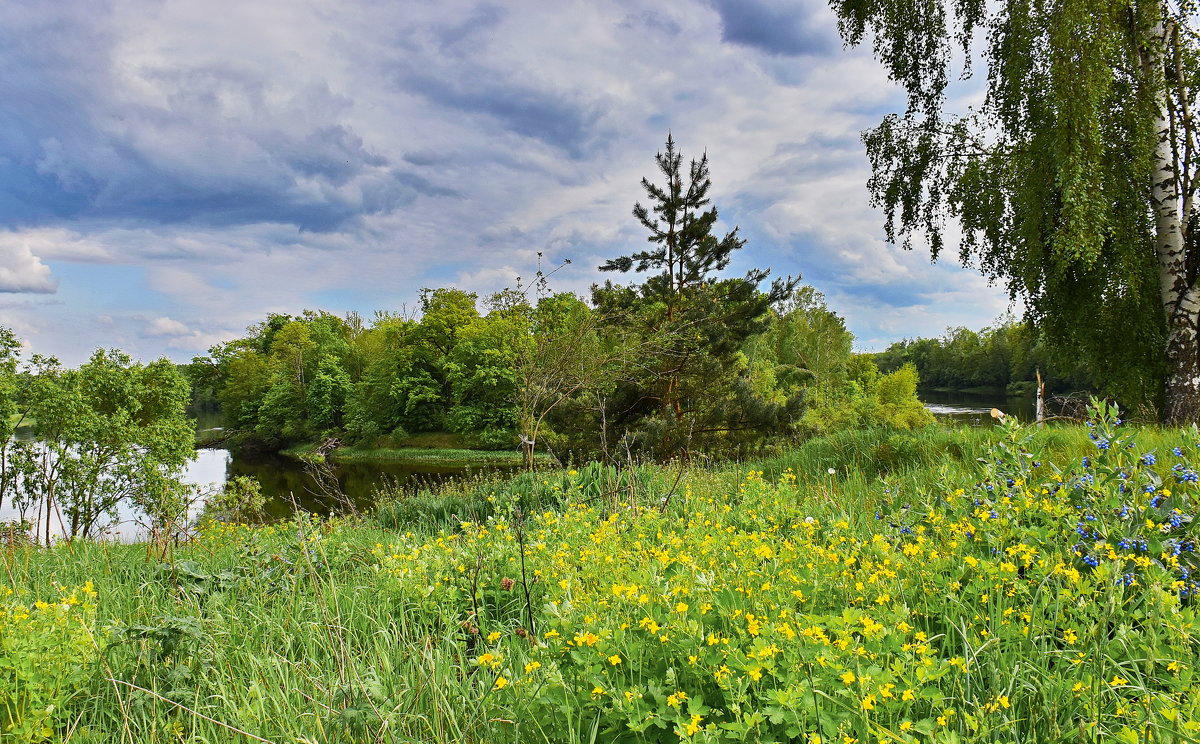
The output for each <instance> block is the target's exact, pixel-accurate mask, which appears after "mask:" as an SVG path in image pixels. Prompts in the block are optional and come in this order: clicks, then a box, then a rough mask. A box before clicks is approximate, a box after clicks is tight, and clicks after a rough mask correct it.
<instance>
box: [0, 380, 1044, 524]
mask: <svg viewBox="0 0 1200 744" xmlns="http://www.w3.org/2000/svg"><path fill="white" fill-rule="evenodd" d="M920 397H921V401H922V402H923V403H924V404H925V407H926V408H928V409H929V410H930V411H931V412H933V414H934V415H935V416H936V417H937V418H938V420H939V421H940V422H942V423H944V424H950V425H957V426H963V425H965V426H991V425H993V424H994V423H995V421H994V419H992V417H991V415H990V411H991V410H992V409H993V408H999V409H1000V410H1002V411H1004V412H1005V413H1009V414H1014V415H1016V416H1017V417H1019V418H1021V419H1023V420H1027V421H1028V420H1032V419H1033V417H1034V411H1035V405H1036V404H1035V401H1034V399H1033V398H1032V397H1014V396H1004V395H997V394H990V395H988V394H982V395H981V394H973V393H962V392H926V393H922V394H921V396H920ZM198 423H199V427H198V428H199V430H200V433H201V434H202V435H203V434H205V433H211V432H214V431H217V430H216V429H214V428H213V426H214V424H215V421H214V420H213V419H212V418H211V417H202V418H201V420H200V421H199V422H198ZM483 470H484V471H490V472H494V471H495V470H497V468H495V467H489V468H484V469H483ZM474 472H481V470H480V469H479V468H476V469H475V470H474V471H473V470H471V469H470V468H462V467H447V466H436V465H435V466H429V465H412V464H398V463H381V462H371V463H348V464H341V465H336V466H332V467H330V468H329V469H328V470H327V471H326V472H325V473H324V474H323V476H324V477H321V478H316V477H314V475H313V473H311V472H310V470H309V468H308V466H306V465H305V464H304V463H301V462H299V461H297V460H294V459H291V458H288V457H283V456H274V457H258V458H244V457H237V458H235V457H234V456H233V455H231V454H230V452H229V451H228V450H224V449H201V450H197V451H196V459H195V460H193V461H192V462H190V463H188V465H187V467H186V468H185V469H184V472H183V481H184V482H185V483H187V484H189V485H192V486H195V487H196V489H197V490H198V492H199V493H201V494H203V493H205V492H212V491H213V490H215V489H218V488H221V486H222V485H223V484H224V483H225V481H227V480H228V479H230V478H232V477H234V476H239V475H246V476H253V477H254V478H256V479H257V480H258V482H259V483H260V484H261V485H262V490H263V494H264V495H265V496H266V497H267V506H266V511H267V517H268V518H269V519H282V518H286V517H287V516H289V515H290V514H292V513H293V511H294V510H295V508H296V507H297V506H299V508H301V509H303V510H305V511H313V512H318V513H329V512H330V511H334V510H336V509H337V508H339V504H338V501H339V499H340V496H341V495H344V496H345V498H346V499H347V500H348V501H349V502H350V503H352V504H354V505H355V506H356V507H357V508H360V509H361V508H366V507H369V506H370V505H371V504H372V503H373V501H374V499H375V495H376V493H377V491H378V490H379V489H381V488H384V487H387V488H389V489H390V488H394V487H399V488H405V489H412V488H417V487H420V485H422V484H424V483H429V484H434V483H439V482H443V481H445V480H447V479H449V478H454V477H467V476H470V475H472V474H473V473H474ZM322 482H324V483H326V484H327V485H325V486H322V485H321V483H322ZM202 509H203V499H202V498H201V499H198V500H197V501H196V502H195V503H194V505H193V507H192V509H191V511H190V513H189V517H190V518H192V519H194V518H196V517H198V516H199V514H200V512H201V510H202ZM18 517H19V514H18V513H17V510H16V509H15V508H13V506H12V504H11V503H10V499H7V498H6V499H5V503H4V504H2V505H0V523H3V522H8V521H11V520H15V519H17V518H18ZM139 517H140V515H139V513H138V512H137V511H136V510H135V509H134V508H133V507H132V506H131V505H128V504H127V505H124V506H123V507H122V508H121V510H120V512H119V513H118V517H117V521H116V523H115V524H113V525H112V526H111V527H110V529H109V531H108V534H111V535H112V536H114V537H116V538H117V539H121V540H134V539H138V538H140V537H143V536H144V535H145V534H146V529H145V527H144V526H143V525H142V522H141V520H140V518H139Z"/></svg>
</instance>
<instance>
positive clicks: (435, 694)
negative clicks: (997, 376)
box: [0, 421, 1200, 744]
mask: <svg viewBox="0 0 1200 744" xmlns="http://www.w3.org/2000/svg"><path fill="white" fill-rule="evenodd" d="M1194 436H1195V435H1194V434H1193V433H1191V432H1185V431H1163V430H1156V429H1148V430H1135V429H1131V428H1128V427H1114V426H1113V425H1112V422H1111V421H1108V422H1106V421H1100V422H1097V423H1096V425H1095V426H1094V427H1093V428H1085V427H1082V426H1072V427H1066V426H1062V427H1047V428H1046V429H1043V430H1038V429H1034V428H1028V429H1015V428H1011V427H1010V428H997V429H988V430H967V429H959V430H946V429H938V428H933V427H931V428H930V429H928V430H925V431H921V432H889V431H864V432H846V433H842V434H839V435H837V436H834V437H830V438H828V439H823V440H813V441H811V442H808V443H805V444H804V445H802V446H801V447H798V448H796V449H793V450H789V451H786V452H783V453H781V454H779V455H778V456H776V457H772V458H770V459H768V460H762V461H758V462H754V463H746V464H741V465H729V466H725V467H719V468H704V467H686V468H682V469H680V468H679V467H678V466H641V467H638V468H635V469H633V470H625V471H616V470H613V469H610V468H604V467H601V466H599V465H588V466H586V467H582V468H579V469H578V470H571V471H547V472H542V473H538V474H536V475H535V474H529V473H523V474H521V475H519V476H517V477H515V478H513V479H497V478H493V479H488V480H473V481H470V482H455V483H453V484H450V485H448V486H446V487H444V488H439V489H431V490H429V491H428V492H427V493H425V494H424V495H423V496H422V498H425V499H426V500H427V503H423V504H422V503H415V504H413V508H411V509H408V510H407V511H405V510H401V509H391V510H390V511H385V510H383V509H381V510H380V512H378V513H377V515H376V516H371V517H362V518H356V519H338V518H333V519H327V520H317V519H313V518H309V517H301V518H299V519H298V520H293V521H291V522H288V523H284V524H278V525H272V526H266V527H260V528H248V527H244V526H232V525H224V526H222V525H214V526H210V527H208V528H206V529H204V530H202V531H201V533H200V535H199V536H198V537H197V539H196V540H194V541H193V542H191V543H188V544H185V545H181V546H178V547H175V548H170V547H168V546H158V547H155V546H153V545H113V544H107V543H106V544H98V543H75V544H71V545H60V546H57V547H55V548H53V549H38V548H30V547H24V546H10V547H8V548H7V549H6V550H4V551H0V561H2V562H3V564H4V565H3V569H4V570H3V573H2V574H0V576H2V577H3V578H0V584H3V587H5V588H0V615H2V617H0V622H4V623H5V626H4V627H5V628H6V632H5V634H4V635H3V640H2V641H0V642H2V643H4V644H5V648H4V653H3V654H0V700H3V701H5V703H6V705H7V706H8V707H7V708H0V710H7V711H8V712H7V714H6V715H8V716H9V720H10V722H11V723H12V728H11V729H9V735H10V736H16V737H17V739H16V740H17V741H30V742H32V741H42V740H48V739H55V738H59V739H63V740H66V739H69V740H70V741H72V742H81V743H83V744H89V743H91V742H107V741H118V740H120V741H128V742H131V744H143V743H146V744H149V743H150V742H154V743H156V744H158V743H160V742H161V743H162V744H166V742H199V741H225V740H232V739H233V738H238V737H246V736H247V735H249V736H251V737H253V738H256V739H257V740H260V741H270V742H293V741H314V742H315V741H322V742H358V741H375V740H379V741H385V740H413V741H424V742H447V743H448V742H501V743H505V742H513V743H515V742H554V743H555V744H558V743H559V742H568V741H580V740H588V739H592V740H596V741H614V740H618V739H619V740H621V741H629V742H654V743H655V744H666V743H667V742H672V743H675V742H679V741H696V742H714V743H715V742H717V741H722V742H724V741H743V742H751V741H765V740H772V741H785V740H787V741H812V740H815V739H813V737H814V736H815V737H820V738H821V739H822V740H824V741H844V740H846V739H857V740H859V741H876V740H884V741H891V742H914V743H915V742H918V741H921V742H924V741H936V742H950V741H956V742H985V741H995V740H998V739H1004V740H1021V741H1039V742H1067V741H1077V740H1078V739H1079V737H1080V736H1081V734H1080V732H1081V731H1082V732H1083V733H1082V736H1083V738H1085V739H1087V740H1089V741H1102V740H1103V741H1109V740H1111V741H1124V740H1129V741H1133V740H1149V741H1181V740H1190V739H1192V738H1195V735H1196V732H1197V731H1200V699H1197V698H1196V696H1195V695H1194V692H1193V691H1194V676H1193V675H1194V674H1195V671H1194V668H1195V665H1196V663H1197V661H1196V660H1197V658H1200V653H1198V642H1197V638H1196V635H1195V631H1194V629H1192V628H1191V624H1192V623H1194V619H1193V614H1194V607H1192V606H1191V602H1192V600H1191V599H1190V596H1191V592H1194V591H1196V590H1197V589H1200V587H1197V586H1196V585H1195V584H1194V583H1193V582H1194V579H1192V578H1190V576H1191V575H1195V572H1196V570H1197V566H1195V565H1194V564H1195V563H1196V557H1197V556H1196V532H1197V530H1196V527H1195V526H1194V523H1193V522H1192V521H1191V517H1192V516H1193V509H1194V506H1195V503H1196V500H1197V498H1198V497H1200V487H1198V486H1197V483H1196V479H1194V478H1193V477H1192V475H1191V474H1192V473H1194V472H1196V468H1197V467H1200V461H1194V460H1195V458H1196V457H1197V454H1196V453H1197V452H1198V451H1200V450H1198V448H1197V442H1196V441H1195V439H1194ZM1176 447H1178V448H1179V449H1178V451H1176V450H1175V448H1176ZM1085 458H1086V459H1085ZM1118 473H1123V474H1124V475H1123V477H1120V478H1118V477H1116V474H1118ZM397 501H399V500H397ZM468 501H470V502H471V503H474V504H477V505H479V506H480V509H481V510H482V511H480V512H478V513H472V512H470V511H469V510H467V509H465V508H464V507H465V505H466V504H467V503H468ZM435 502H436V503H435ZM435 509H437V510H438V511H437V513H436V514H435V511H434V510H435ZM435 517H436V518H435ZM1080 530H1083V534H1081V532H1080ZM1181 577H1182V578H1181ZM14 685H16V687H14ZM13 732H15V733H13Z"/></svg>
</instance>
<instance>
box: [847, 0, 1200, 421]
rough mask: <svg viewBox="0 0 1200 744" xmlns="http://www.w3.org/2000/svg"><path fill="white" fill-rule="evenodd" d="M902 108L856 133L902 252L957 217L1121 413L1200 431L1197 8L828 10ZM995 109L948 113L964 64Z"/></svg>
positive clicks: (853, 0) (1093, 2)
mask: <svg viewBox="0 0 1200 744" xmlns="http://www.w3.org/2000/svg"><path fill="white" fill-rule="evenodd" d="M831 6H832V8H833V9H834V11H835V12H836V13H837V15H838V18H839V28H840V31H841V33H842V36H843V38H844V39H845V41H846V42H847V44H849V45H851V46H853V45H858V44H870V45H872V47H873V49H874V52H875V55H876V57H877V58H878V59H879V60H880V61H881V62H882V63H883V64H884V65H885V66H886V68H887V70H888V73H889V75H890V76H891V78H892V79H893V80H895V81H896V82H898V83H899V84H900V85H902V86H903V88H904V89H905V91H906V93H907V98H908V105H907V109H906V110H905V111H904V112H903V113H902V114H893V115H889V116H888V117H886V118H885V119H884V120H883V122H882V123H881V124H880V125H879V126H878V127H876V128H875V129H872V130H870V131H868V132H866V133H864V135H863V139H864V142H865V144H866V147H867V154H868V157H869V159H870V161H871V165H872V169H873V175H872V177H871V180H870V182H869V187H870V190H871V193H872V196H873V199H874V202H875V203H876V204H877V205H878V206H880V207H882V209H883V210H884V213H885V215H886V221H885V231H886V234H887V237H888V239H889V240H891V241H893V242H899V243H901V244H902V245H904V246H905V247H912V245H913V244H914V243H915V242H924V243H927V244H928V246H929V248H930V250H931V253H932V255H933V257H934V258H935V259H936V258H937V257H938V255H939V254H940V253H941V251H942V249H943V247H944V246H943V238H942V235H943V232H944V230H945V228H946V226H947V222H948V221H953V222H957V223H958V224H960V225H961V227H962V231H963V237H962V242H961V244H960V245H959V251H960V255H961V257H962V259H963V260H964V262H966V263H969V264H973V265H974V266H976V267H978V268H979V269H980V270H981V271H982V272H983V273H984V275H985V276H987V277H988V278H990V279H992V280H995V281H998V282H1001V283H1003V284H1004V285H1005V286H1006V287H1007V289H1008V291H1009V292H1010V294H1011V295H1012V296H1013V297H1014V298H1021V299H1023V300H1024V301H1025V304H1026V307H1027V308H1028V313H1029V317H1030V320H1032V321H1033V322H1035V323H1036V324H1037V325H1038V326H1039V328H1040V329H1041V331H1042V332H1043V333H1044V334H1045V335H1046V337H1047V339H1048V340H1049V341H1050V342H1051V343H1052V344H1053V345H1054V346H1055V348H1057V349H1058V350H1059V351H1060V352H1062V353H1066V354H1070V355H1074V356H1075V358H1076V359H1077V360H1080V361H1082V362H1084V363H1085V364H1086V365H1087V367H1088V369H1089V372H1090V374H1091V376H1092V377H1093V379H1094V380H1095V381H1096V382H1097V383H1098V384H1100V385H1101V386H1102V387H1104V388H1105V389H1106V390H1107V391H1108V392H1110V393H1112V394H1115V395H1117V396H1118V397H1120V398H1121V399H1123V400H1125V401H1126V402H1127V403H1132V404H1135V405H1139V404H1140V405H1145V406H1147V407H1155V408H1158V409H1159V410H1160V411H1161V415H1162V417H1163V419H1164V420H1165V421H1166V422H1168V423H1172V424H1182V423H1187V422H1193V421H1197V420H1200V366H1198V363H1197V351H1198V347H1197V343H1198V342H1197V331H1198V324H1200V284H1198V282H1197V265H1198V264H1200V247H1198V244H1197V238H1198V237H1200V236H1198V235H1197V215H1196V211H1195V196H1196V188H1197V175H1198V173H1197V171H1198V166H1197V154H1198V153H1197V138H1196V120H1195V116H1194V113H1193V112H1194V110H1195V108H1196V89H1197V82H1198V77H1197V75H1198V72H1200V65H1198V64H1197V49H1198V48H1200V43H1198V38H1197V35H1196V31H1195V28H1194V22H1195V11H1196V6H1195V4H1194V3H1193V2H1192V1H1191V0H1186V1H1185V2H1163V1H1162V0H1145V1H1141V2H1139V1H1136V0H1053V1H1051V2H1031V1H1030V0H1012V1H1010V2H1004V3H989V2H985V1H984V0H954V2H948V1H947V0H831ZM980 61H982V64H983V65H984V66H985V67H986V70H985V72H986V97H985V98H984V100H983V102H982V104H980V105H978V106H976V107H974V108H971V109H966V110H964V111H961V112H956V113H952V112H950V111H949V110H948V109H949V106H948V105H947V101H948V96H947V92H948V86H949V84H950V81H951V79H952V78H953V77H954V71H955V68H957V67H958V66H959V65H961V66H962V68H963V75H965V76H967V77H970V76H971V75H972V74H978V72H979V71H978V70H973V69H972V64H973V63H974V64H976V65H977V64H979V62H980Z"/></svg>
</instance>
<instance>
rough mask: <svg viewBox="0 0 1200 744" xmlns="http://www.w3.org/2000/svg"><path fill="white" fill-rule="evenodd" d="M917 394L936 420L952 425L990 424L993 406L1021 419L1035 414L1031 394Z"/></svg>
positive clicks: (1030, 418) (1035, 408) (993, 422)
mask: <svg viewBox="0 0 1200 744" xmlns="http://www.w3.org/2000/svg"><path fill="white" fill-rule="evenodd" d="M918 397H920V399H921V402H922V403H924V404H925V407H926V408H928V409H929V410H930V412H932V413H933V415H934V416H936V417H937V419H938V421H940V422H941V423H943V424H949V425H952V426H991V425H993V424H995V422H996V420H995V419H993V418H992V416H991V411H992V409H993V408H998V409H1000V410H1001V411H1003V412H1004V413H1006V414H1010V415H1013V416H1016V417H1017V418H1018V419H1020V420H1021V421H1032V420H1033V419H1034V417H1035V416H1036V415H1037V400H1036V399H1035V398H1034V397H1033V396H1032V395H1027V396H1016V395H1004V394H1002V393H964V392H960V391H953V392H944V391H942V392H938V391H929V392H922V393H919V394H918Z"/></svg>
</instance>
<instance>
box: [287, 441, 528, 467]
mask: <svg viewBox="0 0 1200 744" xmlns="http://www.w3.org/2000/svg"><path fill="white" fill-rule="evenodd" d="M280 454H281V455H284V456H286V457H291V458H295V459H298V460H305V459H308V458H311V457H314V456H315V457H321V456H322V454H321V452H320V445H319V444H317V443H315V442H309V443H307V444H301V445H296V446H295V447H289V448H287V449H285V450H282V451H281V452H280ZM324 456H325V457H328V458H329V459H331V460H333V461H334V462H339V463H341V462H344V463H364V462H384V463H391V464H395V465H406V464H411V465H449V466H453V465H461V466H468V465H476V466H479V465H496V466H517V465H520V464H521V463H522V462H523V460H522V457H521V453H520V452H504V451H495V450H475V449H451V448H441V447H370V448H367V447H353V446H342V447H337V448H335V449H333V450H331V451H330V452H329V453H328V454H327V455H324ZM536 459H537V460H538V461H539V462H543V463H545V462H550V458H549V456H548V455H545V454H542V453H539V454H538V456H537V458H536Z"/></svg>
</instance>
